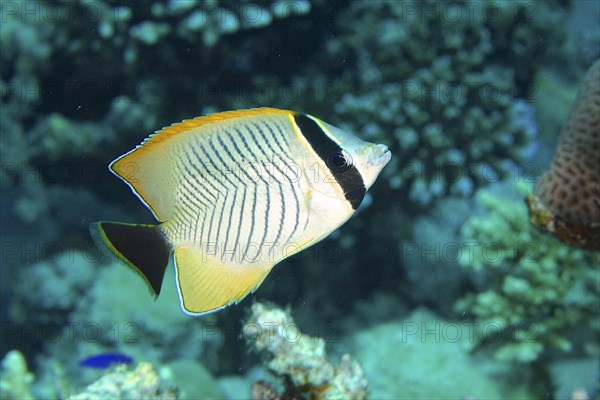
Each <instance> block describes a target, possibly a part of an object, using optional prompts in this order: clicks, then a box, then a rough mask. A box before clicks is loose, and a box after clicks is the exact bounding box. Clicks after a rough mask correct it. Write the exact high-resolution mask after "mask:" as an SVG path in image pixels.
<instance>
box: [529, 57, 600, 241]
mask: <svg viewBox="0 0 600 400" xmlns="http://www.w3.org/2000/svg"><path fill="white" fill-rule="evenodd" d="M599 154H600V60H598V61H596V62H595V63H594V65H592V67H591V68H590V69H589V71H588V73H587V75H586V76H585V79H584V81H583V84H582V87H581V91H580V93H579V97H578V98H577V101H576V102H575V105H574V106H573V110H572V112H571V116H570V117H569V120H568V122H567V124H566V125H565V127H564V129H563V132H562V134H561V137H560V140H559V143H558V147H557V148H556V154H555V155H554V158H553V160H552V163H551V165H550V168H549V169H548V171H546V173H545V174H544V175H543V176H542V177H541V179H540V181H539V182H538V184H537V186H536V188H535V195H536V196H537V198H530V200H529V204H530V211H531V215H532V217H531V218H532V222H533V224H534V225H535V226H537V227H539V228H541V229H542V230H544V231H547V232H550V233H555V234H556V235H557V236H558V237H559V238H560V239H561V240H563V241H565V242H568V243H574V244H579V245H582V246H584V247H587V248H591V249H596V250H600V156H599ZM537 200H539V202H540V203H537ZM544 210H547V212H546V213H545V214H544ZM543 215H546V218H545V219H544V218H543Z"/></svg>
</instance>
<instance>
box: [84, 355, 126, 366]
mask: <svg viewBox="0 0 600 400" xmlns="http://www.w3.org/2000/svg"><path fill="white" fill-rule="evenodd" d="M132 361H133V359H132V358H131V357H129V356H126V355H124V354H119V353H103V354H97V355H94V356H90V357H87V358H84V359H83V360H81V361H79V365H80V366H82V367H86V368H97V369H104V368H108V367H110V366H111V365H114V364H127V365H129V364H131V362H132Z"/></svg>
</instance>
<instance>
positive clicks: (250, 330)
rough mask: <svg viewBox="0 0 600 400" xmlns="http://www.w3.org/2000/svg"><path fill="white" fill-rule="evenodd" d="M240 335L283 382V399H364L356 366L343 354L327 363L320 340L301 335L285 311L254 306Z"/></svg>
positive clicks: (363, 388) (363, 389) (359, 372)
mask: <svg viewBox="0 0 600 400" xmlns="http://www.w3.org/2000/svg"><path fill="white" fill-rule="evenodd" d="M243 335H244V337H245V338H246V340H247V341H248V344H249V345H250V346H251V348H252V349H254V350H256V351H258V352H261V353H264V354H265V355H267V356H268V361H267V367H268V368H269V370H270V371H271V372H272V373H273V374H275V375H276V376H278V377H281V378H283V379H284V384H285V385H286V392H285V393H284V394H283V395H282V396H283V397H284V398H287V397H285V396H291V397H293V396H300V395H301V396H302V397H303V398H304V397H306V398H313V399H329V398H331V399H349V398H352V399H364V398H365V394H366V388H367V381H366V379H365V377H364V375H363V372H362V369H361V367H360V365H359V364H358V363H356V362H354V361H351V360H350V356H349V355H347V354H346V355H344V356H343V357H342V359H341V361H340V363H339V364H338V365H332V364H330V363H329V362H328V361H327V355H326V352H325V342H324V340H323V339H321V338H313V337H309V336H307V335H304V334H302V333H301V332H300V330H299V328H298V326H297V325H296V324H295V322H294V320H293V319H292V317H291V315H290V314H289V312H286V311H283V310H281V309H278V308H275V307H270V306H267V305H265V304H262V303H255V304H253V305H252V311H251V315H250V317H249V318H248V320H247V322H246V323H245V325H244V327H243ZM263 386H264V385H263ZM255 390H256V386H255ZM291 397H290V398H291Z"/></svg>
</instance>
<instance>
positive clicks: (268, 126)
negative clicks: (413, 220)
mask: <svg viewBox="0 0 600 400" xmlns="http://www.w3.org/2000/svg"><path fill="white" fill-rule="evenodd" d="M390 157H391V153H390V152H389V150H388V148H387V147H386V146H385V145H381V144H373V143H368V142H364V141H362V140H360V139H358V138H357V137H356V136H354V135H352V134H350V133H348V132H346V131H343V130H341V129H339V128H336V127H334V126H332V125H329V124H327V123H325V122H323V121H321V120H320V119H318V118H315V117H313V116H310V115H307V114H301V113H296V112H293V111H288V110H280V109H274V108H256V109H249V110H240V111H227V112H222V113H216V114H210V115H206V116H202V117H198V118H194V119H190V120H185V121H183V122H180V123H176V124H173V125H171V126H169V127H166V128H164V129H162V130H160V131H157V132H156V133H154V134H153V135H150V136H149V137H148V138H147V139H145V140H144V141H143V142H142V143H141V144H140V145H138V146H137V147H136V148H135V149H133V150H131V151H129V152H128V153H126V154H124V155H122V156H120V157H118V158H117V159H116V160H114V161H113V162H112V163H111V164H110V165H109V169H110V171H111V172H112V173H114V174H115V175H116V176H117V177H119V178H121V179H122V180H123V181H124V182H125V183H126V184H127V185H129V187H130V188H131V190H132V191H133V193H135V194H136V195H137V197H138V198H139V199H140V200H141V201H142V202H143V203H144V204H145V205H146V206H147V207H148V208H149V209H150V211H151V212H152V214H153V216H154V217H155V218H156V220H158V221H159V222H160V223H159V224H157V225H146V224H126V223H118V222H97V223H95V224H93V228H94V231H95V232H96V234H97V235H98V236H99V238H100V239H101V240H102V241H103V242H104V244H105V245H106V246H107V247H108V248H109V249H110V250H111V251H112V252H113V253H114V254H115V255H116V256H117V257H119V258H120V259H121V260H122V261H124V262H125V263H127V264H128V265H129V266H131V267H133V268H134V270H136V271H137V272H138V273H139V274H140V275H141V276H142V277H143V278H144V280H145V282H146V283H147V285H148V286H149V288H150V290H151V292H152V294H153V295H154V296H158V295H159V293H160V289H161V286H162V281H163V277H164V274H165V270H166V267H167V264H168V263H169V261H170V259H173V261H174V266H175V278H176V279H175V280H176V285H177V290H178V294H179V300H180V303H181V308H182V310H183V311H184V312H185V313H187V314H190V315H201V314H205V313H209V312H212V311H216V310H219V309H221V308H223V307H226V306H228V305H230V304H233V303H238V302H239V301H241V300H242V299H243V298H244V297H245V296H246V295H248V294H249V293H251V292H254V291H255V290H256V289H257V288H258V287H259V286H260V284H261V283H262V282H263V280H264V279H265V277H266V276H267V274H268V273H269V271H271V269H272V268H273V266H274V265H275V264H277V263H279V262H280V261H281V260H283V259H285V258H287V257H289V256H291V255H293V254H295V253H297V252H299V251H301V250H303V249H305V248H307V247H309V246H311V245H313V244H315V243H317V242H318V241H320V240H322V239H323V238H325V237H326V236H327V235H329V234H330V233H331V232H333V231H334V230H335V229H337V228H338V227H339V226H340V225H342V224H343V223H344V222H346V221H347V220H348V219H349V218H350V216H351V215H352V214H353V213H354V212H355V211H356V209H357V208H358V206H359V205H360V204H361V202H362V200H363V198H364V196H365V193H366V191H367V190H368V189H369V188H370V187H371V185H373V183H374V182H375V179H376V178H377V176H378V174H379V172H380V171H381V170H382V169H383V167H384V166H385V165H386V164H387V163H388V161H389V160H390Z"/></svg>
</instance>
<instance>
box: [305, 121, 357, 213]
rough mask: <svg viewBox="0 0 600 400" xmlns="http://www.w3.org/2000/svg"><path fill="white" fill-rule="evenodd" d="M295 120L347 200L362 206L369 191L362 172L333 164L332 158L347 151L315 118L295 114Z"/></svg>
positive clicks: (355, 206)
mask: <svg viewBox="0 0 600 400" xmlns="http://www.w3.org/2000/svg"><path fill="white" fill-rule="evenodd" d="M294 120H295V121H296V125H298V127H299V128H300V131H301V132H302V134H303V135H304V137H305V138H306V140H307V141H308V143H309V144H310V146H311V147H312V149H313V150H314V151H315V153H317V155H318V156H319V157H320V158H321V159H322V160H323V161H324V162H325V165H327V168H328V169H329V171H330V172H331V174H332V175H333V177H334V178H335V180H336V182H337V183H338V184H339V185H340V187H341V188H342V191H343V192H344V196H345V197H346V200H348V201H349V202H350V204H351V205H352V208H353V209H354V210H356V209H357V208H358V206H360V203H362V201H363V198H364V197H365V193H366V192H367V189H366V188H365V182H364V181H363V178H362V176H361V175H360V172H358V170H357V169H356V167H355V166H354V165H349V166H348V167H347V168H339V166H338V165H332V162H331V160H333V159H336V160H337V159H338V157H340V155H341V154H345V152H344V151H343V150H342V148H341V147H340V146H339V145H338V144H337V143H336V142H334V141H333V140H331V138H330V137H329V136H327V134H326V133H325V132H324V131H323V129H321V127H320V126H319V124H317V123H316V122H315V120H313V119H312V118H310V117H308V116H306V115H304V114H298V115H295V116H294ZM350 162H351V160H350Z"/></svg>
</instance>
